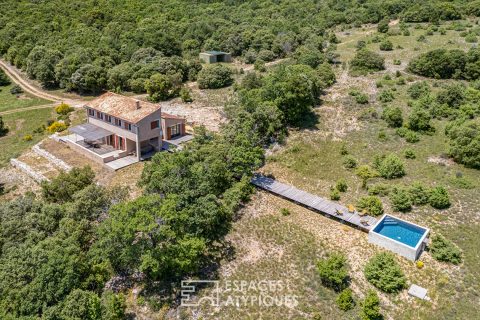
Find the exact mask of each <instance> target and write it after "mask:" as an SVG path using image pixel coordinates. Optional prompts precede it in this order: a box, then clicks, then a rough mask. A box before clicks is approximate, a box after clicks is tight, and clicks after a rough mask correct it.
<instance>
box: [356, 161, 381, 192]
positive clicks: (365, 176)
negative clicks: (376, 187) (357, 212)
mask: <svg viewBox="0 0 480 320" xmlns="http://www.w3.org/2000/svg"><path fill="white" fill-rule="evenodd" d="M355 174H356V175H357V176H359V177H360V179H362V187H363V188H366V187H367V182H368V180H369V179H371V178H375V177H378V172H377V171H375V170H374V169H372V168H371V167H370V166H369V165H362V166H360V167H358V169H357V170H356V171H355Z"/></svg>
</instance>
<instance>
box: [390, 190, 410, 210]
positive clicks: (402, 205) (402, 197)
mask: <svg viewBox="0 0 480 320" xmlns="http://www.w3.org/2000/svg"><path fill="white" fill-rule="evenodd" d="M389 199H390V202H391V204H392V208H393V210H395V211H400V212H407V211H410V210H412V199H411V197H410V193H409V192H408V191H407V190H405V188H394V189H393V190H392V192H390V195H389Z"/></svg>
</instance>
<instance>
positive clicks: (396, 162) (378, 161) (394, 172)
mask: <svg viewBox="0 0 480 320" xmlns="http://www.w3.org/2000/svg"><path fill="white" fill-rule="evenodd" d="M374 165H375V168H376V169H377V170H378V172H379V173H380V176H381V177H383V178H385V179H395V178H401V177H403V176H404V175H405V174H406V172H405V167H404V165H403V162H402V160H401V159H400V158H399V157H398V156H396V155H395V154H393V153H390V154H388V155H386V156H377V157H376V158H375V161H374Z"/></svg>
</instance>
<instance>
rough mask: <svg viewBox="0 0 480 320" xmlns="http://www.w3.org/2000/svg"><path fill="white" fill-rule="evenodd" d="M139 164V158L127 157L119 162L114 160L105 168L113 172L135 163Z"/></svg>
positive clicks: (106, 164)
mask: <svg viewBox="0 0 480 320" xmlns="http://www.w3.org/2000/svg"><path fill="white" fill-rule="evenodd" d="M137 162H139V161H138V159H137V157H135V156H126V157H123V158H120V159H117V160H113V161H110V162H107V163H105V166H107V167H109V168H110V169H113V170H115V171H116V170H120V169H122V168H125V167H128V166H130V165H132V164H134V163H137Z"/></svg>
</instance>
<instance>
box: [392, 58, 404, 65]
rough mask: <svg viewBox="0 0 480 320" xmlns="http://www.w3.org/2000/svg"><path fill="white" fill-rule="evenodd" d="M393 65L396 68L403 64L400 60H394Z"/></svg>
mask: <svg viewBox="0 0 480 320" xmlns="http://www.w3.org/2000/svg"><path fill="white" fill-rule="evenodd" d="M393 64H394V65H395V66H399V65H401V64H402V61H400V60H399V59H393Z"/></svg>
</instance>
